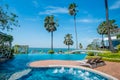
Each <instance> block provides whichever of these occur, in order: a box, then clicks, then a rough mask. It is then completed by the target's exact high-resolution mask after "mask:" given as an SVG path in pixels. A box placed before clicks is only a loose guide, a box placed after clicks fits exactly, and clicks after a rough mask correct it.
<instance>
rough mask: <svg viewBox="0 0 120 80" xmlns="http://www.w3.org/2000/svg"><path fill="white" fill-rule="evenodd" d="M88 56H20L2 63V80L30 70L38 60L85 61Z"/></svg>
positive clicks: (0, 67) (0, 76)
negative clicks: (29, 67) (30, 64)
mask: <svg viewBox="0 0 120 80" xmlns="http://www.w3.org/2000/svg"><path fill="white" fill-rule="evenodd" d="M85 57H86V54H18V55H15V57H14V58H13V59H11V60H9V61H6V62H3V63H0V80H7V79H8V78H9V77H10V76H11V75H12V74H13V73H15V72H18V71H21V70H24V69H28V66H26V64H28V63H29V62H32V61H37V60H83V59H85Z"/></svg>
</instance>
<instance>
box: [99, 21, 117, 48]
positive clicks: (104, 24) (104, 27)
mask: <svg viewBox="0 0 120 80" xmlns="http://www.w3.org/2000/svg"><path fill="white" fill-rule="evenodd" d="M109 25H110V26H109V29H110V35H111V34H114V31H115V30H116V29H117V28H118V25H117V24H115V20H109ZM97 32H98V33H99V34H100V35H102V46H103V48H104V40H103V35H108V29H107V22H106V21H103V22H102V23H100V25H99V26H98V28H97Z"/></svg>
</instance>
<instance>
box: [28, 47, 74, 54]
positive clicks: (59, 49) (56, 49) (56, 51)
mask: <svg viewBox="0 0 120 80" xmlns="http://www.w3.org/2000/svg"><path fill="white" fill-rule="evenodd" d="M49 50H51V48H33V47H30V48H29V49H28V53H48V51H49ZM53 50H54V52H55V53H59V52H66V51H68V48H54V49H53ZM70 50H74V49H73V48H71V49H70Z"/></svg>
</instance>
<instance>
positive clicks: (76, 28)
mask: <svg viewBox="0 0 120 80" xmlns="http://www.w3.org/2000/svg"><path fill="white" fill-rule="evenodd" d="M74 23H75V38H76V49H78V38H77V27H76V15H74Z"/></svg>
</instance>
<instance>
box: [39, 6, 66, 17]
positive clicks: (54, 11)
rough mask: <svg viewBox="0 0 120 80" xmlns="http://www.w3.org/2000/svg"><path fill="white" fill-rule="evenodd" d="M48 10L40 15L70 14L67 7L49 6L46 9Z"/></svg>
mask: <svg viewBox="0 0 120 80" xmlns="http://www.w3.org/2000/svg"><path fill="white" fill-rule="evenodd" d="M45 9H46V10H45V11H43V12H39V15H43V14H48V15H50V14H57V13H58V14H66V13H68V9H67V8H65V7H54V6H48V7H46V8H45Z"/></svg>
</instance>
